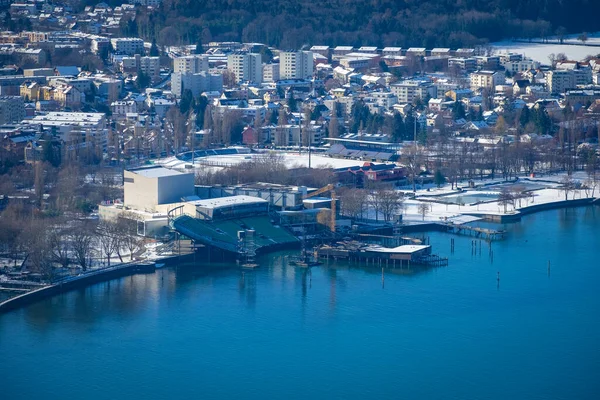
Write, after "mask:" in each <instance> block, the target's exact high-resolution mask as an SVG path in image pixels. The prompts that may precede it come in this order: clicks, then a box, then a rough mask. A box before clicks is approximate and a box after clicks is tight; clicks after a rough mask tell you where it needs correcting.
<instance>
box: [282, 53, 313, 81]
mask: <svg viewBox="0 0 600 400" xmlns="http://www.w3.org/2000/svg"><path fill="white" fill-rule="evenodd" d="M313 69H314V63H313V55H312V52H310V51H295V52H287V51H284V52H281V53H279V78H280V79H282V80H285V79H309V78H311V77H312V76H313Z"/></svg>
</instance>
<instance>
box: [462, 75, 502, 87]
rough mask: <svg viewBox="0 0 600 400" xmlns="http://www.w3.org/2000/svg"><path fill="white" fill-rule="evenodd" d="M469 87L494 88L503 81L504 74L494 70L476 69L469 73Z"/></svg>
mask: <svg viewBox="0 0 600 400" xmlns="http://www.w3.org/2000/svg"><path fill="white" fill-rule="evenodd" d="M470 79H471V89H472V90H477V89H490V90H494V88H495V87H496V86H497V85H502V84H503V83H504V81H505V78H504V75H503V74H502V73H500V72H494V71H477V72H473V73H472V74H471V77H470Z"/></svg>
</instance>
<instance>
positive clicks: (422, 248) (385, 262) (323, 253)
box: [315, 241, 448, 268]
mask: <svg viewBox="0 0 600 400" xmlns="http://www.w3.org/2000/svg"><path fill="white" fill-rule="evenodd" d="M315 256H316V257H318V258H321V259H327V260H328V261H329V260H338V259H340V260H347V261H348V262H351V263H361V264H365V265H372V266H378V267H388V268H396V267H400V268H403V267H405V266H406V267H410V266H411V265H419V266H426V267H440V266H447V265H448V259H447V258H443V257H440V256H437V255H435V254H432V253H431V246H430V245H422V244H404V245H401V246H397V247H383V246H380V245H374V244H365V243H361V242H358V241H343V242H338V243H336V244H333V245H329V244H325V245H321V246H319V247H317V248H316V249H315Z"/></svg>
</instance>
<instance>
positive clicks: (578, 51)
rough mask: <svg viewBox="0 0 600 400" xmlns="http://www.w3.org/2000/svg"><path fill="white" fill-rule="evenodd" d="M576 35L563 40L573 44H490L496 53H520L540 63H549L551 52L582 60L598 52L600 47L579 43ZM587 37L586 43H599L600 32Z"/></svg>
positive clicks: (506, 42) (510, 42)
mask: <svg viewBox="0 0 600 400" xmlns="http://www.w3.org/2000/svg"><path fill="white" fill-rule="evenodd" d="M577 36H578V35H571V36H569V37H568V38H566V39H565V40H564V42H565V43H574V44H573V45H566V44H562V45H561V44H555V43H524V42H512V41H503V42H495V43H490V46H492V47H493V48H494V49H495V50H496V52H497V53H508V52H513V53H521V54H524V55H525V56H526V57H529V58H531V59H533V60H535V61H538V62H540V63H542V64H549V63H550V61H549V59H548V56H549V55H550V54H551V53H554V54H558V53H565V54H566V55H567V57H568V58H569V59H570V60H583V59H584V58H585V57H586V56H588V55H596V54H600V47H595V46H585V45H581V41H579V40H577ZM588 37H589V38H588V40H587V41H586V43H587V44H595V45H600V33H594V34H588ZM536 40H539V39H536Z"/></svg>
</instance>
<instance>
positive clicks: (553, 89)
mask: <svg viewBox="0 0 600 400" xmlns="http://www.w3.org/2000/svg"><path fill="white" fill-rule="evenodd" d="M546 86H547V87H548V91H549V92H550V93H555V94H559V93H564V92H565V91H566V90H567V89H574V88H575V76H574V74H573V71H567V70H553V71H549V72H548V73H547V74H546Z"/></svg>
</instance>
